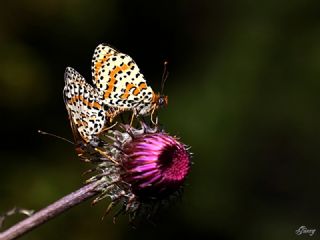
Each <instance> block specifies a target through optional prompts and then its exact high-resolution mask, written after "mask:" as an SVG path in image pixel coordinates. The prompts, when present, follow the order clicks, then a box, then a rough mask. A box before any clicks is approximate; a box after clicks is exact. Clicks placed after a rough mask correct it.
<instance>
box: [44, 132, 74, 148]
mask: <svg viewBox="0 0 320 240" xmlns="http://www.w3.org/2000/svg"><path fill="white" fill-rule="evenodd" d="M38 133H40V134H42V135H49V136H51V137H55V138H58V139H61V140H63V141H66V142H68V143H71V144H72V145H74V142H72V141H70V140H68V139H66V138H64V137H60V136H58V135H55V134H53V133H48V132H44V131H41V130H38Z"/></svg>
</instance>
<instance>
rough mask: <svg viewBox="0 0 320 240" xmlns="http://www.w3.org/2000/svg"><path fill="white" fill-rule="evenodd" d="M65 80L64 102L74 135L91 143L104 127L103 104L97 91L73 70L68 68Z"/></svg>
mask: <svg viewBox="0 0 320 240" xmlns="http://www.w3.org/2000/svg"><path fill="white" fill-rule="evenodd" d="M64 79H65V87H64V90H63V95H64V101H65V104H66V108H67V110H68V113H69V117H70V122H71V126H72V128H73V131H74V132H75V131H76V133H74V135H77V133H79V134H80V136H81V137H82V139H83V140H84V141H85V142H90V141H91V140H92V139H93V138H94V136H96V135H97V134H98V133H100V131H101V130H102V128H103V127H104V124H105V118H106V117H105V110H104V108H103V103H102V101H101V99H100V97H99V94H98V92H97V90H96V89H94V88H93V87H92V86H91V85H90V84H88V83H87V82H86V81H85V79H84V78H83V77H82V76H81V75H80V74H79V73H78V72H77V71H76V70H74V69H73V68H71V67H67V68H66V71H65V75H64Z"/></svg>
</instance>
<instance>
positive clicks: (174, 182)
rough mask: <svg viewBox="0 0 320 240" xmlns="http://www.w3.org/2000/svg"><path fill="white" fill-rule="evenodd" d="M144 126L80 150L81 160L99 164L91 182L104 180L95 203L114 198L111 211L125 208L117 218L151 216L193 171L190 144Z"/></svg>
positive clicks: (114, 133)
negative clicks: (138, 215)
mask: <svg viewBox="0 0 320 240" xmlns="http://www.w3.org/2000/svg"><path fill="white" fill-rule="evenodd" d="M141 126H142V127H141V128H140V129H136V128H132V127H129V126H128V125H122V127H121V128H120V129H118V130H110V131H109V132H108V134H105V135H101V136H100V138H99V140H95V141H94V142H91V143H90V144H84V145H82V147H81V148H80V149H82V151H81V153H80V154H79V156H80V157H81V158H83V159H85V160H87V161H90V162H93V163H97V168H96V172H98V174H96V175H94V176H93V177H92V178H90V179H89V181H101V184H100V185H99V186H100V187H99V189H98V190H99V191H101V195H100V196H99V197H98V198H97V199H95V200H94V202H98V201H99V200H101V199H103V198H105V197H110V198H111V204H110V205H109V207H108V210H107V211H109V210H110V209H111V208H112V207H113V206H114V205H116V204H121V205H122V208H120V211H119V212H118V213H117V214H116V216H117V215H118V214H120V213H128V214H129V215H130V216H131V217H135V216H136V214H140V213H143V214H144V213H146V214H148V215H150V214H151V213H150V211H153V210H152V209H153V208H158V207H159V205H160V206H161V205H163V204H162V203H163V202H164V201H166V200H168V199H169V198H170V197H171V196H173V195H175V194H176V193H179V191H180V189H181V188H182V186H183V183H184V182H185V179H186V177H187V175H188V173H189V170H190V154H189V152H188V148H187V146H186V145H184V144H182V143H181V142H180V141H179V140H178V139H177V138H176V137H172V136H170V135H168V134H167V133H165V132H163V131H159V129H158V128H157V127H155V128H150V127H148V126H147V125H145V124H144V123H141ZM94 146H96V147H94ZM146 209H147V210H146ZM146 211H148V212H146Z"/></svg>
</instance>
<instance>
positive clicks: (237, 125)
mask: <svg viewBox="0 0 320 240" xmlns="http://www.w3.org/2000/svg"><path fill="white" fill-rule="evenodd" d="M8 2H9V1H3V2H1V7H0V110H1V111H0V112H1V125H0V129H1V154H0V156H1V160H0V161H1V165H0V166H1V169H0V170H1V175H0V182H1V184H0V211H5V210H8V209H10V208H11V207H13V206H15V205H16V206H21V207H25V208H31V209H40V208H42V207H44V206H46V205H48V204H49V203H51V202H53V201H55V200H57V199H59V198H60V197H62V196H64V195H65V194H68V193H69V192H71V191H73V190H75V189H77V188H79V187H80V186H81V184H82V182H83V181H84V180H85V178H84V177H82V176H81V174H82V173H83V171H84V170H86V169H87V168H88V167H89V166H88V165H86V164H84V163H82V162H80V161H79V160H78V159H77V156H76V154H75V153H74V150H73V146H72V145H69V144H68V143H66V142H63V141H60V140H58V139H54V138H51V137H47V136H41V135H38V134H37V130H38V129H42V130H45V131H49V132H53V133H55V134H57V135H60V136H64V137H67V138H69V139H71V138H72V135H71V130H70V127H69V122H68V120H67V113H66V110H65V106H64V103H63V99H62V89H63V86H64V80H63V73H64V69H65V67H66V66H72V67H74V68H75V69H77V70H78V71H79V72H80V73H81V74H82V75H83V76H85V78H86V79H88V80H89V79H90V78H91V73H90V64H91V56H92V53H93V50H94V48H95V47H96V45H98V44H99V43H102V42H105V43H109V44H111V45H113V46H115V47H116V48H117V49H119V50H121V51H122V52H124V53H127V54H129V55H130V56H132V57H133V58H134V59H135V61H136V62H137V63H138V65H139V67H140V69H142V72H143V73H144V75H145V76H146V78H147V81H148V83H149V84H150V85H151V86H152V87H153V89H155V90H158V89H159V85H160V80H161V75H162V70H163V61H164V60H168V61H169V71H170V76H169V79H168V81H167V83H166V86H165V93H166V94H168V95H169V106H168V108H166V109H163V110H161V111H160V120H161V122H162V123H163V124H164V126H165V128H166V130H167V131H168V132H170V133H171V134H175V135H178V136H180V137H181V140H182V141H183V142H184V143H186V144H188V145H190V146H192V149H191V150H192V152H193V153H194V158H193V161H194V163H195V164H194V165H193V168H192V172H191V174H190V177H189V178H188V180H187V186H186V188H185V194H184V197H183V199H182V202H181V203H178V204H175V205H174V206H173V207H172V208H170V209H168V210H167V211H165V212H163V213H162V214H161V215H160V216H159V218H158V220H157V221H156V224H155V226H152V225H146V226H142V227H140V228H139V229H137V230H133V229H131V227H130V226H128V223H127V222H128V221H127V218H126V217H122V218H120V219H119V221H118V223H117V224H116V225H114V224H112V218H111V216H109V217H107V218H106V219H105V221H103V222H101V221H100V217H101V216H102V214H103V212H104V210H105V209H106V206H107V204H108V202H107V201H104V202H100V203H99V204H98V205H97V206H94V207H91V206H90V204H89V202H85V203H83V204H81V205H80V206H78V207H75V208H73V209H71V210H70V211H68V212H66V213H65V214H63V215H61V216H59V217H57V218H56V219H54V220H53V221H50V222H48V223H47V224H45V225H44V226H42V227H40V228H39V229H36V230H35V231H33V232H31V233H29V234H28V235H26V236H24V237H23V238H22V239H32V240H38V239H79V240H80V239H177V238H179V239H180V238H185V237H186V236H188V237H190V238H191V239H226V240H227V239H230V240H231V239H262V240H264V239H266V240H269V239H303V238H306V237H307V236H296V234H295V230H296V229H297V228H298V227H300V226H301V225H305V226H307V227H308V228H309V229H317V232H316V236H314V237H313V239H316V238H318V237H319V234H320V233H319V232H320V209H319V208H320V205H319V202H320V194H319V183H320V181H319V180H320V177H319V169H320V163H319V160H320V151H319V150H320V148H319V144H320V127H319V125H320V113H319V111H320V103H319V100H320V99H319V90H320V82H319V80H320V14H319V11H320V4H319V3H318V2H319V1H316V0H314V1H311V0H291V1H284V0H283V1H279V0H277V1H275V0H270V1H254V0H252V1H249V0H248V1H245V0H236V1H222V0H220V1H209V0H208V1H200V0H199V1H195V0H194V1H192V0H186V1H165V0H164V1H147V0H144V1H124V0H122V1H119V0H118V1H117V0H109V1H102V0H101V1H89V0H82V1H75V0H74V1H64V0H59V1H54V0H50V1H41V0H29V1H10V3H8ZM89 81H90V80H89ZM17 219H20V218H11V219H9V220H8V221H7V222H6V225H5V226H6V227H7V226H8V225H10V224H13V222H14V221H15V220H17Z"/></svg>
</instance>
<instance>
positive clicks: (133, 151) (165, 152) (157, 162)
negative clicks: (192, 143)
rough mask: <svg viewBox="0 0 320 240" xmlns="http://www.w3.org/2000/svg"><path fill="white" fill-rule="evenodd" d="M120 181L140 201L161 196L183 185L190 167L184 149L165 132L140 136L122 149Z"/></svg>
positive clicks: (187, 155) (188, 158)
mask: <svg viewBox="0 0 320 240" xmlns="http://www.w3.org/2000/svg"><path fill="white" fill-rule="evenodd" d="M123 152H124V155H123V159H122V164H123V168H124V171H123V173H122V178H123V180H124V181H126V182H128V183H130V184H131V188H132V192H133V193H134V194H136V195H138V196H140V197H141V198H149V197H161V196H165V195H167V194H169V193H172V192H174V191H176V190H177V189H179V188H180V186H181V185H182V184H183V182H184V180H185V178H186V176H187V174H188V172H189V168H190V157H189V154H188V152H187V150H186V148H185V146H184V145H183V144H182V143H180V142H179V141H178V140H177V139H175V138H174V137H171V136H169V135H168V134H166V133H164V132H159V133H149V134H142V135H140V136H138V137H136V138H133V139H132V141H130V142H128V143H126V144H124V146H123Z"/></svg>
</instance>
